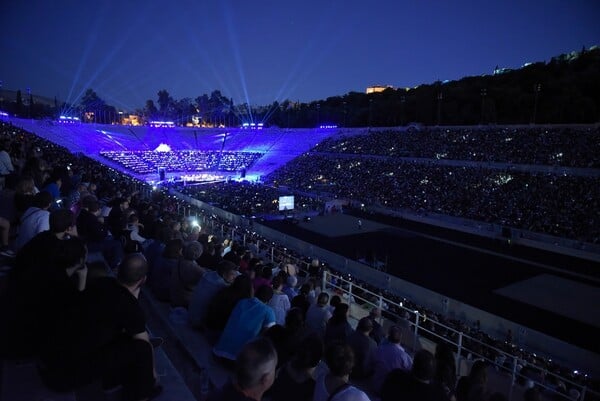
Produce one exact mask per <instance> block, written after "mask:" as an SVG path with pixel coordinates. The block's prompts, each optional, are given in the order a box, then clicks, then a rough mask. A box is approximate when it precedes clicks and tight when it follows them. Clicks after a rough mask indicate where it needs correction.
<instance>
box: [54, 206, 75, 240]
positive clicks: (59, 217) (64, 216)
mask: <svg viewBox="0 0 600 401" xmlns="http://www.w3.org/2000/svg"><path fill="white" fill-rule="evenodd" d="M49 222H50V231H51V232H52V233H54V234H58V233H62V232H65V231H67V229H68V228H69V227H72V226H73V225H74V224H75V215H74V214H73V212H72V211H70V210H69V209H56V210H53V211H51V212H50V218H49Z"/></svg>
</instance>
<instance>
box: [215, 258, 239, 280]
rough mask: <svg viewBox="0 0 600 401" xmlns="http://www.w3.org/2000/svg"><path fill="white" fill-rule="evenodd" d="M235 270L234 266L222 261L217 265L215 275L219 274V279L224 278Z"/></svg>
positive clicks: (231, 263)
mask: <svg viewBox="0 0 600 401" xmlns="http://www.w3.org/2000/svg"><path fill="white" fill-rule="evenodd" d="M236 269H237V267H236V265H235V264H234V263H233V262H230V261H228V260H222V261H220V262H219V264H218V265H217V273H219V276H221V277H224V276H225V275H227V274H229V273H231V272H232V271H234V270H236Z"/></svg>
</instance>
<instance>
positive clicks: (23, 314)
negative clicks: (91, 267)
mask: <svg viewBox="0 0 600 401" xmlns="http://www.w3.org/2000/svg"><path fill="white" fill-rule="evenodd" d="M55 247H56V249H55V250H54V252H53V253H52V254H47V255H45V258H44V259H43V261H40V262H39V264H38V265H35V266H34V265H29V266H22V268H21V270H20V271H19V274H14V275H11V277H10V282H9V288H8V294H7V302H6V305H4V306H6V307H8V308H7V310H6V313H7V315H6V316H7V319H6V321H7V324H6V325H3V326H5V327H4V328H5V329H6V330H7V332H6V333H4V334H6V335H7V337H4V335H3V337H4V338H3V341H2V342H1V344H2V345H3V347H4V346H6V350H4V352H2V353H3V354H8V355H11V356H39V354H38V352H40V351H41V350H42V349H43V347H44V346H46V345H47V342H48V336H47V333H48V332H49V331H52V330H53V328H54V327H59V326H61V325H62V324H63V323H64V321H65V319H66V317H65V312H66V311H67V310H68V309H69V308H70V307H72V306H73V305H77V304H78V303H79V302H80V297H81V294H80V292H81V291H83V290H84V288H85V285H86V280H87V267H86V264H85V260H86V255H87V250H86V248H85V245H84V243H83V241H82V240H81V239H79V238H77V237H73V238H68V239H63V240H60V241H57V242H56V243H55Z"/></svg>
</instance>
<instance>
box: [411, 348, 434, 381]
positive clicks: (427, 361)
mask: <svg viewBox="0 0 600 401" xmlns="http://www.w3.org/2000/svg"><path fill="white" fill-rule="evenodd" d="M411 373H412V375H413V376H414V377H416V378H417V379H419V380H431V379H433V375H434V374H435V359H434V358H433V354H432V353H431V352H429V351H427V350H425V349H421V350H419V351H417V353H416V354H415V358H414V359H413V366H412V370H411Z"/></svg>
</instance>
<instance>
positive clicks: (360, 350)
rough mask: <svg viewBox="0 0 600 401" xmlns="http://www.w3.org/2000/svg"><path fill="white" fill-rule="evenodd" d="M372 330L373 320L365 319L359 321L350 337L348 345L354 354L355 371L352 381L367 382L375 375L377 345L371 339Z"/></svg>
mask: <svg viewBox="0 0 600 401" xmlns="http://www.w3.org/2000/svg"><path fill="white" fill-rule="evenodd" d="M372 330H373V321H372V320H371V318H369V317H363V318H362V319H360V320H359V321H358V325H357V326H356V330H355V331H354V332H353V333H352V334H350V336H349V337H348V345H349V346H350V347H352V351H353V352H354V369H352V373H351V374H350V378H352V380H365V379H368V378H370V377H371V376H372V375H373V371H374V358H375V352H376V351H377V343H376V342H375V340H373V339H372V338H371V337H369V335H370V334H371V331H372Z"/></svg>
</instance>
